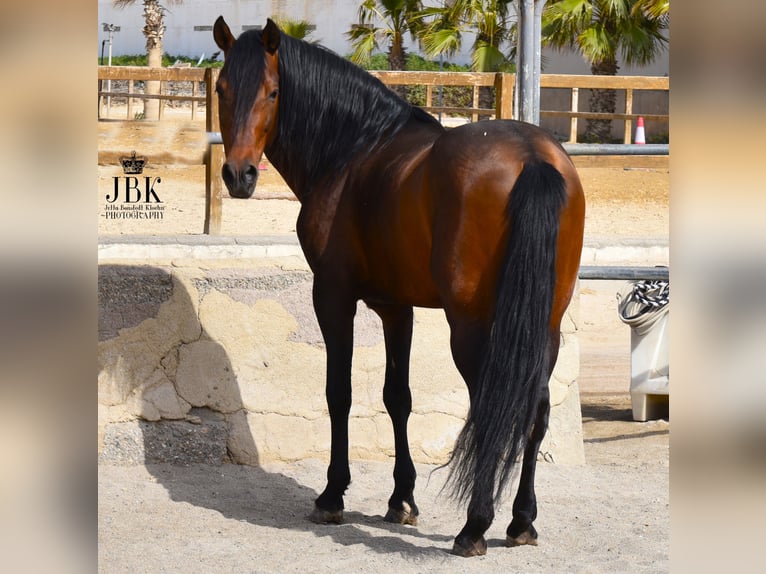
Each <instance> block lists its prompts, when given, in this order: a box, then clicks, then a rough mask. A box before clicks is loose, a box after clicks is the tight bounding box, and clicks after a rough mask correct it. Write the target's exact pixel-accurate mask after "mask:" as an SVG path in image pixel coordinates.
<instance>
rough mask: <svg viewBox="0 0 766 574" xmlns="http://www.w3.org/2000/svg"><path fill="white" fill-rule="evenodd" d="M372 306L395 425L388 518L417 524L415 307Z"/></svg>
mask: <svg viewBox="0 0 766 574" xmlns="http://www.w3.org/2000/svg"><path fill="white" fill-rule="evenodd" d="M371 308H372V309H373V310H374V311H375V312H376V313H377V314H378V315H379V316H380V318H381V320H382V321H383V332H384V334H385V339H386V382H385V386H384V387H383V403H384V404H385V405H386V410H387V411H388V414H389V416H390V417H391V423H392V424H393V427H394V448H395V452H396V462H395V463H394V492H393V494H392V495H391V498H389V499H388V512H387V513H386V517H385V519H386V521H387V522H394V523H397V524H411V525H416V524H417V522H418V514H419V512H418V507H417V505H416V504H415V498H414V494H413V491H414V490H415V477H416V472H415V465H414V464H413V463H412V457H411V456H410V445H409V441H408V439H407V420H408V419H409V416H410V412H411V411H412V394H411V392H410V382H409V379H410V348H411V346H412V321H413V315H412V307H398V306H388V305H374V306H371Z"/></svg>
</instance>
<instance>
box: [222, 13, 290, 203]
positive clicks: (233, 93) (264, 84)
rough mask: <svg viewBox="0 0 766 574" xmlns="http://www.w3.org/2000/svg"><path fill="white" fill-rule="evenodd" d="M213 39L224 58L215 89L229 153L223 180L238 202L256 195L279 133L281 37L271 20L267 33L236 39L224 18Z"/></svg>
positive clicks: (247, 33) (266, 29) (264, 31)
mask: <svg viewBox="0 0 766 574" xmlns="http://www.w3.org/2000/svg"><path fill="white" fill-rule="evenodd" d="M213 36H214V38H215V43H216V44H217V45H218V47H219V48H221V50H223V53H224V66H223V69H222V70H221V73H220V75H219V76H218V82H217V84H216V86H215V91H216V93H217V94H218V114H219V120H220V124H221V136H222V137H223V147H224V149H225V151H226V163H224V165H223V169H222V170H221V175H222V177H223V181H224V183H225V184H226V187H227V188H228V190H229V194H230V195H231V196H232V197H239V198H245V199H246V198H248V197H250V196H251V195H253V191H254V190H255V182H256V180H257V179H258V164H259V163H260V161H261V157H262V156H263V150H264V149H265V148H266V146H267V145H268V144H269V143H270V142H271V140H272V139H273V138H274V135H275V133H276V124H277V117H278V108H279V65H278V62H277V50H278V48H279V40H280V37H281V32H280V31H279V28H278V27H277V25H276V24H274V22H272V21H271V20H268V22H267V24H266V27H265V28H264V29H263V30H262V31H249V32H245V33H244V34H242V35H241V36H240V37H239V38H237V39H235V38H234V36H233V35H232V33H231V30H229V26H228V25H227V24H226V22H224V20H223V17H221V16H219V17H218V19H217V20H216V21H215V26H214V27H213Z"/></svg>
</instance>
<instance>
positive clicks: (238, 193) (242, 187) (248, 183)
mask: <svg viewBox="0 0 766 574" xmlns="http://www.w3.org/2000/svg"><path fill="white" fill-rule="evenodd" d="M221 177H222V178H223V182H224V183H225V184H226V189H228V190H229V195H231V196H232V197H236V198H238V199H248V198H249V197H250V196H252V195H253V191H255V182H256V181H258V167H257V166H255V165H253V164H252V163H251V162H249V161H246V162H245V163H243V164H242V165H241V166H236V167H235V166H234V165H233V164H232V162H229V161H227V162H226V163H224V164H223V168H222V169H221Z"/></svg>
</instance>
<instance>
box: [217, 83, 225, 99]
mask: <svg viewBox="0 0 766 574" xmlns="http://www.w3.org/2000/svg"><path fill="white" fill-rule="evenodd" d="M215 93H216V94H218V97H219V98H222V97H223V88H222V87H221V86H219V85H218V84H216V85H215Z"/></svg>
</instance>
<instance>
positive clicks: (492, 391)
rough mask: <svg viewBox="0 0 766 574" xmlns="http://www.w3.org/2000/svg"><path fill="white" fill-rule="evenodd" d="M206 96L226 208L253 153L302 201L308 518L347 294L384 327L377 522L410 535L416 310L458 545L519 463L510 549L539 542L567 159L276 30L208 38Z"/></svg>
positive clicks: (575, 233)
mask: <svg viewBox="0 0 766 574" xmlns="http://www.w3.org/2000/svg"><path fill="white" fill-rule="evenodd" d="M213 35H214V38H215V42H216V44H217V45H218V47H219V48H220V49H221V50H222V51H223V53H224V58H225V61H224V66H223V68H222V69H221V72H220V76H219V78H218V81H217V84H216V86H215V89H216V92H217V94H218V98H219V119H220V126H221V134H222V138H223V144H224V150H225V153H226V161H225V163H224V165H223V169H222V173H221V176H222V178H223V180H224V182H225V184H226V187H227V188H228V190H229V194H230V195H231V196H232V197H235V198H248V197H250V196H251V195H252V193H253V190H254V188H255V184H256V181H257V179H258V168H257V166H258V164H259V161H260V160H261V157H262V155H263V154H264V153H265V154H266V157H267V158H268V159H269V161H270V162H271V163H272V165H273V166H274V167H275V168H276V169H277V170H278V171H279V173H280V174H281V176H282V177H283V178H284V180H285V182H286V183H287V184H288V185H289V186H290V188H291V189H292V191H293V192H294V193H295V195H296V197H297V198H298V200H299V201H300V203H301V208H300V214H299V216H298V221H297V226H296V230H297V234H298V238H299V240H300V244H301V247H302V249H303V252H304V254H305V256H306V260H307V261H308V263H309V265H310V267H311V269H312V271H313V274H314V279H313V303H314V309H315V312H316V316H317V319H318V321H319V325H320V327H321V331H322V335H323V338H324V341H325V345H326V350H327V372H326V388H325V392H326V396H327V405H328V410H329V415H330V426H331V449H330V463H329V467H328V470H327V486H326V488H325V489H324V491H323V492H322V493H321V494H320V495H319V497H318V498H317V499H316V501H315V507H314V509H313V512H312V514H311V515H310V517H309V518H310V519H311V520H313V521H314V522H319V523H328V522H330V523H340V522H342V520H343V509H344V505H343V496H344V493H345V491H346V488H347V487H348V485H349V483H350V481H351V474H350V469H349V458H348V417H349V410H350V408H351V355H352V352H353V321H354V315H355V312H356V304H357V301H359V300H362V301H364V302H365V303H366V304H367V305H368V306H369V307H370V308H371V309H372V310H373V311H375V312H376V313H377V314H378V315H379V316H380V318H381V320H382V323H383V331H384V339H385V348H386V371H385V382H384V387H383V402H384V404H385V407H386V410H387V411H388V413H389V415H390V417H391V421H392V423H393V430H394V443H395V463H394V473H393V478H394V490H393V493H392V495H391V497H390V498H389V500H388V512H387V514H386V516H385V519H386V520H388V521H392V522H397V523H402V524H413V525H414V524H416V523H417V517H418V507H417V505H416V504H415V500H414V497H413V490H414V487H415V475H416V473H415V467H414V465H413V462H412V458H411V457H410V452H409V445H408V439H407V420H408V417H409V414H410V410H411V406H412V397H411V393H410V389H409V358H410V345H411V341H412V326H413V307H431V308H443V309H444V311H445V314H446V317H447V321H448V323H449V327H450V347H451V351H452V356H453V358H454V361H455V364H456V366H457V368H458V370H459V372H460V374H461V376H462V377H463V379H465V382H466V385H467V386H468V394H469V399H470V408H469V412H468V415H467V420H466V423H465V426H464V428H463V429H462V431H461V432H460V434H459V436H458V438H457V441H456V444H455V447H454V449H453V452H452V455H451V460H450V462H449V465H450V471H449V476H448V484H449V485H450V486H451V488H452V490H453V493H454V495H455V497H456V498H457V499H458V501H459V502H462V503H467V505H468V507H467V520H466V523H465V525H464V527H463V529H462V530H461V531H460V532H459V533H458V535H457V536H456V538H455V541H454V545H453V552H454V553H455V554H458V555H461V556H475V555H482V554H484V553H486V549H487V544H486V540H485V538H484V533H485V532H486V531H487V529H488V528H489V526H490V524H491V523H492V520H493V518H494V508H495V505H496V504H497V503H498V501H499V499H500V497H501V495H502V493H503V491H504V489H505V488H506V487H507V486H508V483H509V479H510V477H511V473H512V470H513V468H514V466H515V464H516V462H517V458H518V457H519V456H522V455H523V462H522V464H521V476H520V479H519V487H518V492H517V494H516V498H515V499H514V503H513V519H512V521H511V523H510V525H509V526H508V528H507V531H506V534H507V538H506V544H507V545H508V546H515V545H520V544H536V543H537V532H536V530H535V528H534V526H533V521H534V520H535V518H536V516H537V502H536V498H535V490H534V476H535V465H536V459H537V454H538V450H539V447H540V442H541V441H542V439H543V436H544V435H545V432H546V429H547V426H548V416H549V411H550V401H549V391H548V380H549V378H550V376H551V372H552V370H553V367H554V365H555V363H556V358H557V356H558V351H559V344H560V337H561V335H560V324H561V319H562V316H563V314H564V312H565V310H566V308H567V305H568V304H569V301H570V299H571V296H572V293H573V290H574V288H575V282H576V279H577V271H578V267H579V262H580V252H581V249H582V240H583V227H584V214H585V201H584V197H583V190H582V186H581V184H580V180H579V178H578V176H577V172H576V170H575V168H574V165H573V164H572V161H571V160H570V158H569V156H568V155H567V154H566V152H565V151H564V150H563V148H562V147H561V146H560V145H559V144H558V142H556V140H555V139H553V138H552V137H551V136H550V135H549V134H548V133H547V132H546V131H544V130H542V129H540V128H538V127H536V126H534V125H530V124H526V123H522V122H517V121H511V120H494V121H483V122H478V123H473V124H468V125H465V126H462V127H457V128H454V129H449V130H447V129H445V128H444V127H442V125H441V124H440V123H439V122H437V121H436V120H435V119H434V118H433V117H432V116H430V115H429V114H427V113H426V112H425V111H423V110H421V109H420V108H418V107H414V106H411V105H410V104H408V103H407V102H405V101H404V100H403V99H401V98H399V97H398V96H397V95H396V94H394V92H393V91H391V90H389V89H388V88H386V86H384V85H383V84H382V83H381V82H380V81H379V80H377V79H375V78H373V77H372V76H370V75H369V74H367V73H366V72H364V71H363V70H361V69H360V68H358V67H356V66H355V65H353V64H351V63H349V62H348V61H346V60H344V59H343V58H340V57H339V56H337V55H335V54H334V53H332V52H330V51H328V50H326V49H324V48H321V47H318V46H315V45H311V44H308V43H306V42H303V41H300V40H296V39H294V38H292V37H290V36H288V35H286V34H284V33H282V32H281V31H280V30H279V28H278V27H277V25H276V24H274V22H273V21H271V20H268V22H267V24H266V26H265V27H264V28H263V29H262V30H250V31H246V32H244V33H242V34H241V35H240V36H239V37H238V38H235V37H234V36H233V35H232V33H231V31H230V29H229V27H228V26H227V24H226V22H225V21H224V19H223V18H222V17H219V18H218V19H217V20H216V22H215V26H214V28H213Z"/></svg>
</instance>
